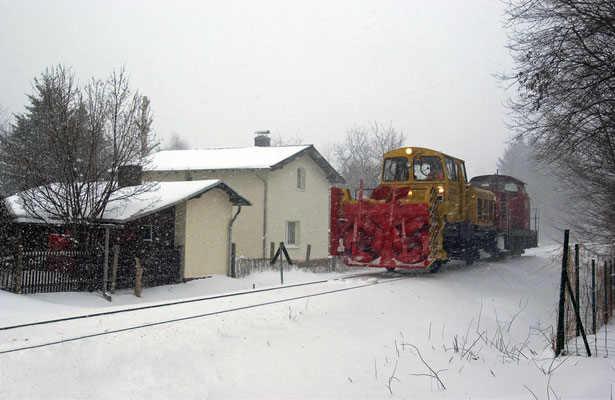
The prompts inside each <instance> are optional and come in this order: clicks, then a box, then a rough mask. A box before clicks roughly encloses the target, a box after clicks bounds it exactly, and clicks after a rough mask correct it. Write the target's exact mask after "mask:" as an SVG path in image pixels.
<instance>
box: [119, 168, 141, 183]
mask: <svg viewBox="0 0 615 400" xmlns="http://www.w3.org/2000/svg"><path fill="white" fill-rule="evenodd" d="M142 179H143V167H142V166H140V165H122V166H120V167H119V169H118V171H117V183H118V187H120V188H123V187H127V186H137V185H140V184H141V183H142Z"/></svg>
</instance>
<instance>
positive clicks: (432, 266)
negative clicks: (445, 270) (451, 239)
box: [429, 261, 442, 274]
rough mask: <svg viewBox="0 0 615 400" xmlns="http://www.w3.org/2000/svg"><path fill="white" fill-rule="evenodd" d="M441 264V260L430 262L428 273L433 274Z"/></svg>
mask: <svg viewBox="0 0 615 400" xmlns="http://www.w3.org/2000/svg"><path fill="white" fill-rule="evenodd" d="M441 266H442V261H434V263H433V264H431V267H429V273H430V274H435V273H436V272H438V270H439V269H440V267H441Z"/></svg>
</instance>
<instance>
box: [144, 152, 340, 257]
mask: <svg viewBox="0 0 615 400" xmlns="http://www.w3.org/2000/svg"><path fill="white" fill-rule="evenodd" d="M299 167H302V168H304V169H305V171H306V185H305V190H303V191H301V190H298V189H297V168H299ZM145 177H146V179H148V180H156V181H167V182H168V181H184V180H186V179H187V178H191V179H192V180H202V179H222V180H223V181H224V182H226V183H228V184H229V185H230V186H232V187H233V188H234V189H235V190H237V191H238V192H239V193H241V194H242V195H243V196H244V197H246V198H247V199H248V200H250V201H251V202H252V206H249V207H242V209H241V213H240V214H239V217H238V218H237V220H236V221H235V224H234V225H233V242H235V243H236V244H237V248H236V255H237V257H240V256H244V257H248V258H261V257H263V215H264V183H263V181H262V180H261V179H260V178H259V177H261V178H263V179H265V180H267V182H268V184H267V185H268V189H267V191H268V193H267V203H268V204H267V235H266V237H265V252H264V257H265V258H268V257H269V247H270V243H271V242H274V243H275V246H276V248H277V247H278V243H279V242H281V241H285V234H286V221H299V222H300V239H299V244H298V246H296V247H289V248H288V251H289V255H290V256H291V258H292V259H293V260H296V261H302V260H304V259H305V255H306V249H307V245H308V244H311V245H312V249H311V255H310V258H312V259H317V258H326V257H327V256H328V240H329V236H328V231H329V184H328V180H327V177H326V175H325V173H324V171H323V170H322V169H321V168H320V167H319V166H318V165H317V164H316V163H315V162H314V161H313V160H312V158H311V157H310V156H308V155H304V156H302V157H299V158H297V159H296V160H293V161H292V162H290V163H289V164H286V165H285V166H284V167H283V168H281V169H279V170H275V171H269V170H218V171H190V172H186V171H180V172H170V173H160V172H151V171H150V172H146V173H145ZM236 210H237V208H236V207H233V212H232V213H233V215H234V213H235V212H236ZM227 227H228V225H225V228H224V230H226V229H227ZM227 236H228V235H227ZM186 250H188V248H187V247H186Z"/></svg>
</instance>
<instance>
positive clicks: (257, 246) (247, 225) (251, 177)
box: [145, 170, 269, 258]
mask: <svg viewBox="0 0 615 400" xmlns="http://www.w3.org/2000/svg"><path fill="white" fill-rule="evenodd" d="M259 176H260V177H263V179H267V176H268V172H267V171H265V170H219V171H190V173H189V174H187V173H186V172H184V171H181V172H165V173H160V172H147V173H146V175H145V178H146V179H148V180H156V181H160V182H172V181H184V180H186V177H189V178H191V180H204V179H222V180H223V181H224V182H226V183H227V184H229V185H230V186H232V187H233V189H235V190H236V191H238V192H239V193H240V194H241V195H243V196H244V197H245V198H247V199H248V200H250V201H251V202H252V206H249V207H242V208H241V213H240V214H239V216H238V217H237V220H236V221H235V223H234V224H233V242H235V243H236V255H237V257H242V256H243V257H248V258H261V257H262V255H263V240H262V237H263V204H264V193H265V191H264V183H263V181H262V180H261V179H260V178H259ZM227 199H228V196H227ZM235 212H237V207H233V215H235ZM267 246H268V245H267ZM265 256H266V257H269V248H268V247H267V248H266V255H265Z"/></svg>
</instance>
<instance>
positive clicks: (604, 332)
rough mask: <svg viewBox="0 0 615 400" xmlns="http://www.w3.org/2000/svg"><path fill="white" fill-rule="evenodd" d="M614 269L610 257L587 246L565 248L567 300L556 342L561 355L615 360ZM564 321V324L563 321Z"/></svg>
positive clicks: (564, 298) (563, 253)
mask: <svg viewBox="0 0 615 400" xmlns="http://www.w3.org/2000/svg"><path fill="white" fill-rule="evenodd" d="M566 242H567V238H566V237H565V243H566ZM613 268H614V263H613V258H612V255H610V254H597V253H596V252H594V251H592V250H591V249H589V248H587V247H585V246H584V245H583V244H575V245H572V246H565V247H564V248H563V250H562V282H561V287H562V290H561V292H560V296H563V298H562V299H560V310H559V316H558V327H559V328H558V332H557V338H556V342H559V343H561V344H562V345H563V348H560V349H558V348H557V347H558V346H557V344H556V352H557V353H559V354H564V353H565V354H578V355H587V353H588V352H589V353H590V354H591V355H593V356H612V357H615V331H613V329H614V328H613V325H610V324H609V322H610V321H611V318H612V317H613V309H614V305H615V303H614V301H613V298H614V295H615V279H614V275H613ZM566 281H567V283H566ZM566 288H569V290H566ZM575 303H576V307H577V310H578V312H577V310H575ZM562 307H563V309H562ZM562 317H563V323H561V322H560V321H559V319H560V318H562ZM609 330H610V331H609ZM583 334H585V338H584V337H583ZM609 335H611V336H612V338H610V336H609ZM586 343H587V345H586ZM560 347H561V346H560ZM588 350H589V351H588Z"/></svg>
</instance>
